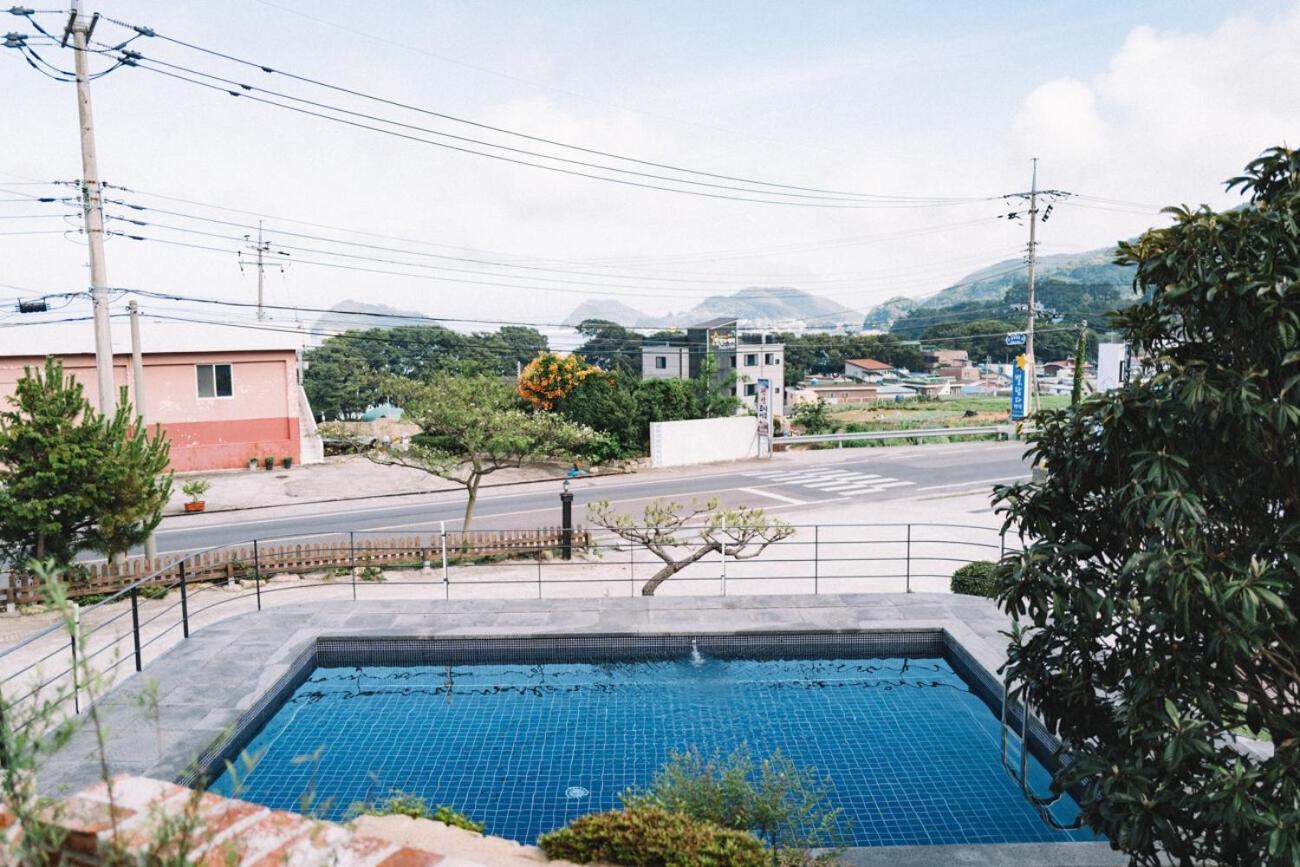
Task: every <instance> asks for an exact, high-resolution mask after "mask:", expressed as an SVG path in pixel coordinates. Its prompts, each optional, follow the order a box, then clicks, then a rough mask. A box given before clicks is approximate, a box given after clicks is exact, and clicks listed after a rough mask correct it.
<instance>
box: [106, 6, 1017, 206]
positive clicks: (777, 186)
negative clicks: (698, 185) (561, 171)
mask: <svg viewBox="0 0 1300 867" xmlns="http://www.w3.org/2000/svg"><path fill="white" fill-rule="evenodd" d="M105 20H107V21H110V22H111V23H113V24H116V25H118V26H120V27H124V28H126V29H128V30H131V31H133V32H135V33H136V34H137V35H144V36H148V37H151V38H154V37H156V38H159V39H162V40H165V41H167V42H171V43H173V44H175V45H179V46H182V47H184V48H188V49H190V50H193V51H198V52H201V53H204V54H208V55H210V56H213V57H218V58H221V59H223V60H227V61H230V62H233V63H237V64H241V65H243V66H247V67H250V68H253V69H256V70H260V71H261V72H263V73H266V74H268V75H281V76H284V77H286V78H289V79H292V80H294V81H299V82H302V83H305V84H310V85H313V86H316V87H321V88H324V89H327V90H331V91H334V92H336V93H343V94H347V95H349V96H354V97H358V98H361V99H366V100H370V101H373V102H377V103H380V104H383V105H388V106H392V107H395V108H401V109H404V110H407V111H413V112H418V113H420V114H424V115H428V116H430V117H437V118H439V119H441V120H447V121H452V122H455V123H460V124H464V125H467V126H471V127H474V128H477V129H483V130H487V131H491V132H495V133H500V134H503V135H509V136H513V137H516V138H521V139H524V140H526V141H531V142H535V143H538V144H545V145H550V146H553V147H559V148H564V149H567V150H573V151H576V152H580V153H585V154H590V155H593V156H601V157H606V158H609V159H616V160H620V161H623V162H628V163H633V164H636V165H643V166H648V167H652V168H659V169H665V170H668V171H674V172H679V173H682V174H689V175H696V176H700V177H709V178H713V179H716V180H727V181H733V182H736V183H746V184H753V185H757V186H765V187H771V188H773V189H774V190H793V191H797V192H800V193H817V194H829V195H834V196H843V197H851V198H856V199H874V200H878V201H890V202H904V201H906V202H940V203H952V202H957V201H989V200H991V199H993V198H996V197H937V196H898V195H885V194H879V193H861V192H855V191H846V190H835V189H826V188H820V187H809V186H801V185H796V184H786V183H778V182H773V181H765V180H761V179H755V178H746V177H741V176H737V175H728V174H722V173H718V172H708V171H702V170H699V169H692V168H689V167H685V166H679V165H674V164H671V163H662V162H655V161H653V160H645V159H641V158H637V157H631V156H627V155H625V154H619V153H614V152H611V151H604V150H600V149H596V148H589V147H584V146H581V145H575V144H570V143H567V142H562V141H558V140H555V139H550V138H546V137H543V136H537V135H532V134H529V133H524V132H520V131H518V130H512V129H508V128H506V127H500V126H494V125H492V124H486V123H482V122H479V121H474V120H470V119H468V118H463V117H458V116H456V115H451V114H447V113H445V112H439V111H435V110H433V109H428V108H425V107H422V106H416V105H411V104H409V103H404V102H401V101H398V100H394V99H389V98H387V97H382V96H377V95H374V94H370V93H365V92H363V91H359V90H355V89H353V88H349V87H344V86H341V85H336V84H331V83H328V82H325V81H321V80H319V79H315V78H311V77H309V76H304V75H299V74H296V73H292V72H288V71H286V70H283V69H278V68H274V67H271V66H269V65H267V64H264V63H260V62H255V61H251V60H247V59H244V58H240V57H236V56H234V55H231V54H228V53H225V52H221V51H217V50H215V49H211V48H206V47H204V46H201V45H196V44H194V43H190V42H186V41H184V40H181V39H178V38H176V37H172V36H167V35H166V34H163V33H159V32H157V31H156V30H154V29H152V28H148V27H140V26H137V25H134V24H130V23H128V22H125V21H120V20H118V19H115V18H109V17H105ZM151 62H155V63H160V64H164V65H169V66H172V67H173V68H178V69H182V70H185V71H187V72H190V73H193V74H200V75H203V74H205V73H202V72H199V71H198V70H194V69H189V68H187V67H184V66H180V65H173V64H167V62H166V61H159V60H152V59H151ZM211 77H212V78H214V79H215V80H221V81H225V82H226V83H229V84H235V85H237V86H241V87H254V86H253V85H245V84H242V83H240V82H234V81H231V80H229V79H222V78H220V77H218V76H211ZM255 89H258V90H261V91H262V92H264V93H273V91H268V90H266V89H264V88H255ZM277 95H279V96H281V97H284V98H296V97H290V96H288V95H286V94H277ZM304 102H309V101H307V100H304ZM477 143H479V144H489V143H486V142H477ZM489 146H493V147H500V146H499V145H489ZM548 158H550V159H556V158H555V157H548ZM601 168H606V169H609V170H613V171H624V170H622V169H617V168H616V167H609V166H601ZM672 180H675V182H682V183H685V182H687V181H684V180H681V179H672Z"/></svg>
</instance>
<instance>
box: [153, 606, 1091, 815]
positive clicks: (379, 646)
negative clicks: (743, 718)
mask: <svg viewBox="0 0 1300 867" xmlns="http://www.w3.org/2000/svg"><path fill="white" fill-rule="evenodd" d="M692 648H695V649H698V650H699V652H701V653H705V654H708V655H710V656H714V657H718V658H723V659H726V658H733V659H735V658H747V657H750V656H753V655H755V654H761V655H763V656H775V657H777V658H783V659H817V658H824V657H828V656H835V655H844V654H848V655H851V656H855V657H881V658H899V657H913V658H914V657H927V656H928V657H940V656H941V657H943V658H944V659H945V660H947V661H948V663H949V664H950V665H951V666H952V667H953V670H954V671H956V672H957V674H958V675H959V676H960V677H961V678H962V680H964V681H966V683H968V684H969V685H970V687H971V691H972V693H973V694H974V695H975V696H976V697H977V698H979V699H980V701H982V702H983V703H984V705H985V706H986V707H987V708H988V709H989V712H990V713H992V714H993V715H994V717H995V718H998V719H1000V718H1001V715H1002V696H1003V692H1002V684H1001V683H1000V682H999V681H998V679H997V678H996V677H995V676H994V675H993V674H992V673H991V672H989V671H988V669H986V668H985V667H984V666H983V665H981V664H980V663H979V662H978V661H977V660H976V659H975V657H974V656H973V655H971V653H970V652H969V651H968V650H967V649H966V648H965V647H963V646H962V645H961V643H960V642H958V641H957V640H956V639H954V638H953V637H952V636H951V635H950V634H949V633H948V632H946V631H945V630H942V629H911V630H869V631H846V632H827V631H812V632H790V631H784V632H742V633H701V634H677V633H674V634H663V635H548V636H521V637H511V638H478V637H475V638H406V637H386V638H385V637H373V638H372V637H341V638H335V637H329V636H320V637H318V638H317V639H316V641H315V642H314V643H313V644H311V645H309V646H308V647H307V648H306V649H304V650H303V651H302V653H300V654H299V655H298V656H297V657H296V658H295V659H294V661H293V662H292V663H291V664H290V665H289V667H288V670H287V671H286V672H285V673H284V675H282V676H281V677H280V679H279V680H277V681H276V682H275V683H274V684H272V685H271V686H270V687H269V688H268V689H267V690H266V692H265V693H263V694H262V695H261V696H260V697H259V698H258V699H257V701H256V702H254V704H253V706H252V707H250V708H249V709H248V710H247V711H245V712H244V713H243V714H242V715H241V716H240V717H239V720H238V721H237V722H236V723H235V724H234V726H232V727H231V729H230V730H229V732H228V733H227V734H226V735H224V736H223V737H222V738H220V739H219V740H218V741H216V742H215V743H213V744H211V745H210V746H209V747H208V748H207V749H206V750H205V751H204V752H203V753H202V754H201V755H200V756H199V757H198V758H197V759H196V760H195V761H194V762H193V763H192V764H191V765H190V766H189V767H188V768H187V770H186V771H185V772H184V773H182V774H181V775H180V776H179V777H178V778H177V780H176V781H177V782H178V783H180V784H182V785H186V786H193V785H196V784H199V783H210V782H211V781H212V780H214V779H216V778H217V777H219V776H220V775H221V774H222V773H223V772H224V771H225V768H226V763H227V762H233V761H235V759H237V758H238V756H239V754H240V753H241V752H242V751H243V749H244V748H245V747H246V746H247V745H248V743H249V742H250V741H251V740H252V739H253V738H254V737H255V736H256V735H257V733H258V732H259V731H260V730H261V729H262V728H263V727H264V726H265V725H266V723H267V722H268V721H269V720H270V719H271V718H272V717H273V716H275V714H276V712H277V711H278V710H279V709H280V706H281V705H282V704H283V703H284V702H285V700H286V699H288V698H289V697H290V696H292V695H293V694H294V692H295V691H296V690H297V689H298V687H300V686H302V685H303V683H305V682H306V681H307V679H308V678H309V677H310V676H311V673H312V671H313V670H315V669H316V668H318V667H319V668H343V667H351V666H365V665H383V666H414V665H456V664H479V665H485V664H493V663H515V662H518V663H539V664H540V663H548V662H550V663H557V662H587V661H631V660H638V659H655V658H673V657H680V656H682V655H684V654H688V653H690V652H691V650H692ZM1022 714H1023V711H1022V708H1021V706H1020V705H1019V704H1018V703H1016V702H1011V703H1009V704H1008V705H1007V723H1008V725H1010V726H1011V727H1012V731H1013V732H1015V733H1017V735H1018V733H1019V731H1020V726H1021V723H1022V720H1023V716H1022ZM1026 737H1027V740H1028V743H1029V751H1030V754H1031V755H1032V756H1033V757H1034V758H1035V759H1037V760H1038V761H1039V762H1040V763H1041V764H1042V765H1043V766H1044V767H1045V768H1046V769H1047V770H1048V771H1049V772H1051V773H1053V774H1054V773H1055V772H1056V771H1057V770H1058V769H1059V768H1060V767H1061V757H1060V742H1059V741H1058V740H1057V739H1056V737H1054V736H1053V735H1052V734H1051V733H1050V732H1049V731H1048V730H1047V729H1046V728H1045V727H1044V726H1043V725H1042V723H1041V722H1039V720H1037V719H1036V718H1034V717H1033V716H1031V717H1030V718H1029V728H1028V732H1027V736H1026ZM1072 794H1075V795H1076V796H1077V794H1078V793H1072Z"/></svg>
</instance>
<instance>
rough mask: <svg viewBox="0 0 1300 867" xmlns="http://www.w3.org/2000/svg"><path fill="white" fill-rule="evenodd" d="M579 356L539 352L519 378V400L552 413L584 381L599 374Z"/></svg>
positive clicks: (598, 371) (594, 367)
mask: <svg viewBox="0 0 1300 867" xmlns="http://www.w3.org/2000/svg"><path fill="white" fill-rule="evenodd" d="M600 372H601V369H600V368H599V367H596V366H594V365H591V364H588V363H587V362H586V361H585V360H584V359H583V358H582V356H580V355H565V356H559V355H556V354H555V353H553V352H539V353H538V354H537V357H536V358H534V359H533V360H532V361H530V362H528V366H527V367H525V368H524V369H523V372H522V373H520V374H519V383H518V385H517V389H518V391H519V396H520V397H522V398H523V399H524V400H526V401H528V403H529V404H531V405H532V406H533V407H534V408H535V409H545V410H551V409H554V408H555V402H556V401H558V400H560V399H562V398H564V397H565V396H566V395H568V393H569V392H571V391H573V390H574V389H575V388H577V387H578V386H579V385H580V384H581V383H582V381H583V380H584V379H586V378H587V377H589V376H592V375H593V374H597V373H600Z"/></svg>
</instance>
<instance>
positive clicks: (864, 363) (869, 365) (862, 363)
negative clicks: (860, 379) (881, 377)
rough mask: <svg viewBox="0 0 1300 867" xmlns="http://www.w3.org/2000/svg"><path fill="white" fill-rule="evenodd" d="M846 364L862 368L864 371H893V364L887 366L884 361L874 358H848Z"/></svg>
mask: <svg viewBox="0 0 1300 867" xmlns="http://www.w3.org/2000/svg"><path fill="white" fill-rule="evenodd" d="M844 363H845V364H851V365H853V366H854V367H860V368H862V369H863V370H893V369H894V366H893V365H892V364H885V362H883V361H877V360H876V359H874V358H846V359H845V360H844Z"/></svg>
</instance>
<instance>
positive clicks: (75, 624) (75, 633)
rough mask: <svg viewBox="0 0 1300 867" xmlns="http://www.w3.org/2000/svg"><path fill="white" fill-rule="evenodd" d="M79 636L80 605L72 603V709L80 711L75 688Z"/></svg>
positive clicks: (78, 697)
mask: <svg viewBox="0 0 1300 867" xmlns="http://www.w3.org/2000/svg"><path fill="white" fill-rule="evenodd" d="M80 637H81V606H80V605H78V604H77V603H76V601H75V600H74V601H73V603H72V638H71V642H72V711H73V713H81V697H80V695H79V690H78V689H77V639H78V638H80Z"/></svg>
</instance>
